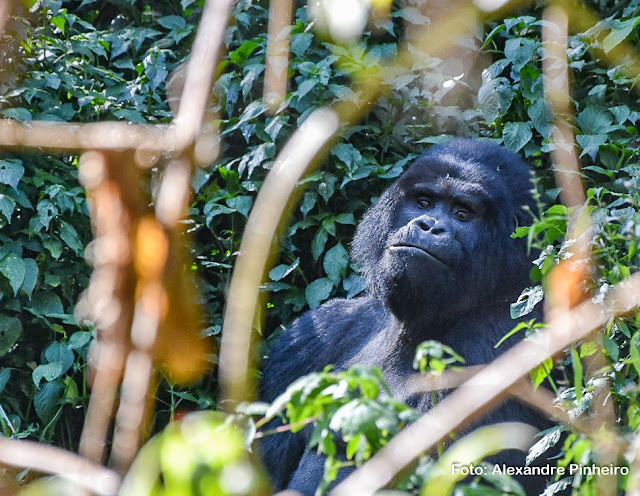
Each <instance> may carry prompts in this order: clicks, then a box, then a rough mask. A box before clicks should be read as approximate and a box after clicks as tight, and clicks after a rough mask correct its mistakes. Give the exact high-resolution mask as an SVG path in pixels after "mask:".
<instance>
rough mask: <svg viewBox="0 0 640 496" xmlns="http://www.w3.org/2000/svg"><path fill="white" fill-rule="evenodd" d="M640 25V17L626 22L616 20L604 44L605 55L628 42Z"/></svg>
mask: <svg viewBox="0 0 640 496" xmlns="http://www.w3.org/2000/svg"><path fill="white" fill-rule="evenodd" d="M639 23H640V17H632V18H631V19H627V20H626V21H620V20H619V19H616V20H615V22H614V24H613V28H611V32H610V33H609V34H608V35H607V37H606V38H605V39H604V41H603V42H602V49H603V50H604V52H605V53H609V52H610V51H611V50H613V49H614V48H615V47H617V46H618V45H619V44H620V43H622V42H623V41H624V40H626V39H627V38H628V37H629V35H630V34H631V33H632V32H633V30H634V28H635V27H636V26H637V25H638V24H639Z"/></svg>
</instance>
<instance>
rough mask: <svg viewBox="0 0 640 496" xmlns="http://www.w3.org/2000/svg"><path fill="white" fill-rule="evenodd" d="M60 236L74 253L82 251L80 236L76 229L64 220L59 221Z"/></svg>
mask: <svg viewBox="0 0 640 496" xmlns="http://www.w3.org/2000/svg"><path fill="white" fill-rule="evenodd" d="M60 238H61V239H62V241H64V242H65V244H66V245H67V246H68V247H69V248H71V249H72V250H73V251H74V252H75V253H76V255H80V254H81V253H82V249H83V246H82V242H81V241H80V237H79V236H78V231H76V228H75V227H73V226H72V225H71V224H69V223H68V222H66V221H64V220H62V221H60Z"/></svg>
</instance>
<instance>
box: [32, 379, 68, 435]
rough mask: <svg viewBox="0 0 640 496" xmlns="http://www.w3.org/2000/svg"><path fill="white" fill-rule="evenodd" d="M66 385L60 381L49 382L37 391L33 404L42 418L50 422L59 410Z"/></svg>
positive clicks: (45, 421)
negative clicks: (59, 402) (59, 403)
mask: <svg viewBox="0 0 640 496" xmlns="http://www.w3.org/2000/svg"><path fill="white" fill-rule="evenodd" d="M63 393H64V387H63V386H62V385H61V384H60V382H59V381H55V382H47V383H45V384H44V385H43V386H42V387H41V388H40V390H39V391H38V392H37V393H36V395H35V397H34V399H33V406H34V407H35V410H36V413H37V414H38V417H40V420H42V422H44V423H45V424H48V423H49V422H51V421H52V420H53V417H54V416H55V415H56V412H57V411H58V408H59V405H58V401H59V400H60V399H61V398H62V394H63Z"/></svg>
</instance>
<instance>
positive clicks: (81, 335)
mask: <svg viewBox="0 0 640 496" xmlns="http://www.w3.org/2000/svg"><path fill="white" fill-rule="evenodd" d="M92 339H93V336H92V335H91V333H90V332H88V331H77V332H74V333H73V334H72V335H71V337H70V338H69V344H68V347H69V349H70V350H81V349H82V348H84V347H85V346H86V345H87V344H89V343H90V342H91V340H92Z"/></svg>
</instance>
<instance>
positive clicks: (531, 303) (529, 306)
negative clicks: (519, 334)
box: [510, 286, 544, 319]
mask: <svg viewBox="0 0 640 496" xmlns="http://www.w3.org/2000/svg"><path fill="white" fill-rule="evenodd" d="M543 299H544V290H543V289H542V286H535V287H533V288H527V289H525V290H524V291H523V292H522V294H521V295H520V296H519V297H518V300H517V301H516V302H515V303H512V304H511V309H510V310H511V318H512V319H519V318H520V317H522V316H524V315H527V314H528V313H531V312H532V311H533V309H534V308H535V306H536V305H537V304H538V303H540V302H541V301H542V300H543Z"/></svg>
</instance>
